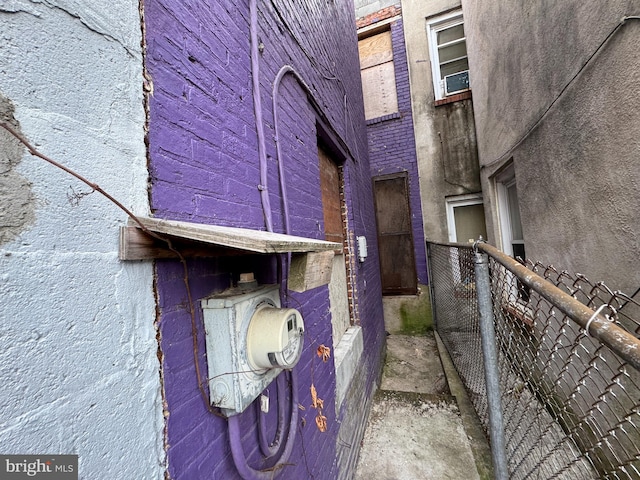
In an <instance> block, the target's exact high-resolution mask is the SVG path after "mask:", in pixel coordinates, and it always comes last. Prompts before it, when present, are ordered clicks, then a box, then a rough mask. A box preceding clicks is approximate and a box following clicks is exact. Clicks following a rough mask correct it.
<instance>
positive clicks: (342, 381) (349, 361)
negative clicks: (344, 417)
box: [333, 326, 364, 410]
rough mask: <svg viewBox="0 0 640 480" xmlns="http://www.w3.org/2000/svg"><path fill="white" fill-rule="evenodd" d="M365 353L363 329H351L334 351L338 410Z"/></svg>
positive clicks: (358, 327)
mask: <svg viewBox="0 0 640 480" xmlns="http://www.w3.org/2000/svg"><path fill="white" fill-rule="evenodd" d="M363 352H364V341H363V339H362V327H360V326H351V327H349V328H348V329H347V331H346V332H345V334H344V335H343V336H342V338H341V339H340V343H338V345H337V346H336V347H334V349H333V357H334V362H335V368H336V410H339V409H340V405H342V401H343V400H344V398H345V396H346V395H347V390H348V388H349V385H350V384H351V379H352V378H353V377H354V375H355V374H356V371H357V369H358V364H359V362H360V358H361V357H362V353H363Z"/></svg>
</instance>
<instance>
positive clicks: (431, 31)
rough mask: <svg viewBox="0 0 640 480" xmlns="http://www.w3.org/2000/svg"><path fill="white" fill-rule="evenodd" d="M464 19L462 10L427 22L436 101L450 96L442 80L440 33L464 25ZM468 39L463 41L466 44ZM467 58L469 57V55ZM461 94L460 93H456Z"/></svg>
mask: <svg viewBox="0 0 640 480" xmlns="http://www.w3.org/2000/svg"><path fill="white" fill-rule="evenodd" d="M463 24H464V18H463V16H462V10H456V11H454V12H451V13H448V14H446V15H442V16H439V17H436V18H433V19H431V20H427V34H428V36H429V54H430V57H431V75H432V77H433V91H434V94H435V99H436V100H442V99H444V98H446V97H447V96H449V95H446V94H445V88H444V80H441V79H440V55H439V54H438V32H440V31H442V30H445V29H447V28H451V27H455V26H456V25H463ZM466 39H467V37H466V36H465V37H464V38H463V40H464V41H465V43H466ZM467 58H469V56H468V55H467ZM456 93H459V92H456Z"/></svg>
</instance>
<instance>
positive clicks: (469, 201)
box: [446, 193, 486, 243]
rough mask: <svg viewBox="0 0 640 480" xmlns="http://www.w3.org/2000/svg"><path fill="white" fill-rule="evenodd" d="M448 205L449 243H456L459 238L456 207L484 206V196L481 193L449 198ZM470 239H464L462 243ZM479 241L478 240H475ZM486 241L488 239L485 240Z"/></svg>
mask: <svg viewBox="0 0 640 480" xmlns="http://www.w3.org/2000/svg"><path fill="white" fill-rule="evenodd" d="M446 203H447V228H448V230H449V242H451V243H456V242H458V238H457V235H456V219H455V216H454V209H455V208H456V207H468V206H470V205H482V204H483V203H484V201H483V199H482V195H481V194H479V193H471V194H467V195H457V196H455V197H451V198H448V199H447V200H446ZM467 240H468V239H464V240H463V241H462V242H463V243H464V242H466V241H467ZM475 240H477V238H476V239H475ZM485 240H486V238H485Z"/></svg>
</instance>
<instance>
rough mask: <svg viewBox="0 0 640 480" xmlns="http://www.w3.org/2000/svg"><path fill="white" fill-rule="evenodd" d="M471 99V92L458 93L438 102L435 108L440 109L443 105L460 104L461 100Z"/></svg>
mask: <svg viewBox="0 0 640 480" xmlns="http://www.w3.org/2000/svg"><path fill="white" fill-rule="evenodd" d="M470 98H471V90H467V91H466V92H462V93H457V94H456V95H450V96H448V97H445V98H443V99H441V100H436V101H435V103H434V106H436V107H439V106H441V105H447V104H449V103H454V102H459V101H461V100H468V99H470Z"/></svg>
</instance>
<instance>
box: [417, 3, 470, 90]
mask: <svg viewBox="0 0 640 480" xmlns="http://www.w3.org/2000/svg"><path fill="white" fill-rule="evenodd" d="M427 30H428V34H429V49H430V54H431V71H432V74H433V88H434V93H435V98H436V100H442V99H443V98H445V97H447V96H449V95H454V94H456V93H460V92H464V91H466V90H469V60H468V58H467V42H466V37H465V35H464V21H463V19H462V12H460V11H457V12H453V13H450V14H448V15H445V16H442V17H438V18H434V19H432V20H429V21H428V22H427Z"/></svg>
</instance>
